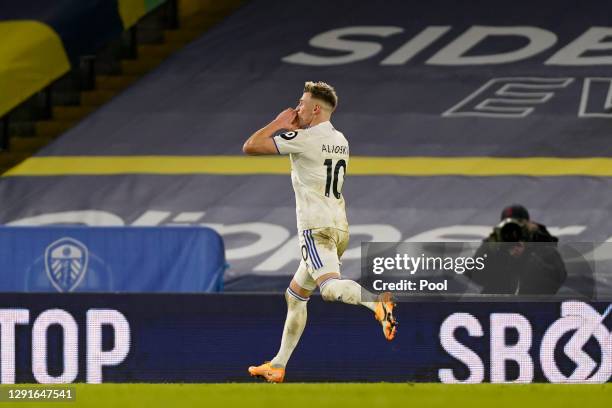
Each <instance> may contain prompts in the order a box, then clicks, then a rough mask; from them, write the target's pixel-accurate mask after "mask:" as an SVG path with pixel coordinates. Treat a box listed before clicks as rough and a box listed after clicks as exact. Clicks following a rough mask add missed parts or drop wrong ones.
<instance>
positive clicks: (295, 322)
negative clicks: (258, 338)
mask: <svg viewBox="0 0 612 408" xmlns="http://www.w3.org/2000/svg"><path fill="white" fill-rule="evenodd" d="M285 299H286V300H287V318H286V319H285V327H284V329H283V338H282V340H281V346H280V349H279V350H278V354H276V357H274V358H273V359H272V361H271V363H272V366H273V367H285V366H286V365H287V361H289V358H290V357H291V353H293V350H294V349H295V346H297V344H298V342H299V341H300V337H301V336H302V332H303V331H304V327H305V326H306V317H307V313H306V304H307V303H308V300H299V299H297V298H296V297H295V296H294V295H292V294H290V293H289V290H287V292H286V293H285Z"/></svg>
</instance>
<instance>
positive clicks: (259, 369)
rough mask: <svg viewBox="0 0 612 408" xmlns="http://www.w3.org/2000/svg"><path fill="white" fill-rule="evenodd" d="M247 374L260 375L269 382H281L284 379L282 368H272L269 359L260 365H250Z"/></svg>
mask: <svg viewBox="0 0 612 408" xmlns="http://www.w3.org/2000/svg"><path fill="white" fill-rule="evenodd" d="M249 374H251V376H252V377H260V378H263V379H264V380H266V381H267V382H270V383H282V382H283V380H284V379H285V369H284V368H274V367H272V364H271V363H270V362H269V361H266V362H264V363H263V364H262V365H260V366H250V367H249Z"/></svg>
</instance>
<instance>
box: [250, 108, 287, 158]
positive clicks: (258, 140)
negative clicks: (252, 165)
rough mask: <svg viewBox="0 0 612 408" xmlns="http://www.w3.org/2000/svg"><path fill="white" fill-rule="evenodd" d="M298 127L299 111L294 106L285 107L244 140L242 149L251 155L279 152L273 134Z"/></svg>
mask: <svg viewBox="0 0 612 408" xmlns="http://www.w3.org/2000/svg"><path fill="white" fill-rule="evenodd" d="M297 128H298V119H297V112H296V111H295V110H294V109H292V108H288V109H285V110H284V111H282V112H281V113H279V114H278V116H277V117H276V119H274V120H273V121H272V122H270V123H268V124H267V125H266V126H264V127H263V128H261V129H259V130H258V131H257V132H255V133H253V134H252V135H251V137H249V138H248V139H247V141H246V142H244V145H243V146H242V151H243V152H244V153H245V154H248V155H249V156H257V155H264V154H279V151H278V149H277V147H276V144H275V143H274V139H273V138H272V136H274V134H275V133H277V132H278V131H279V130H283V129H286V130H295V129H297Z"/></svg>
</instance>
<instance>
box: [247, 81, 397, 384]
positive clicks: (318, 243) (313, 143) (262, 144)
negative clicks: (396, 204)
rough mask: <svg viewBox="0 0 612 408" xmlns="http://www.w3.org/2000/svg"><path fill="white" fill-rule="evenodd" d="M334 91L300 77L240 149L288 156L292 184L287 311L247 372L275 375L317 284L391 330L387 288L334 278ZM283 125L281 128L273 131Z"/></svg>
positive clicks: (337, 174)
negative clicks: (270, 354)
mask: <svg viewBox="0 0 612 408" xmlns="http://www.w3.org/2000/svg"><path fill="white" fill-rule="evenodd" d="M337 104H338V97H337V95H336V91H335V90H334V88H332V87H331V86H330V85H328V84H326V83H324V82H306V84H305V86H304V93H303V95H302V97H301V98H300V101H299V104H298V106H297V108H296V109H292V108H288V109H285V110H284V111H282V112H281V113H280V114H279V115H278V116H277V117H276V119H274V120H273V121H272V122H270V123H269V124H268V125H266V126H265V127H264V128H262V129H260V130H258V131H257V132H255V133H253V135H251V137H249V138H248V140H247V141H246V142H245V143H244V146H243V148H242V150H243V151H244V153H246V154H248V155H276V154H282V155H287V154H288V155H289V157H290V160H291V181H292V183H293V189H294V191H295V203H296V213H297V227H298V240H299V245H300V251H301V255H302V261H301V262H300V266H299V267H298V270H297V272H296V273H295V275H294V277H293V279H292V280H291V283H290V284H289V288H288V289H287V291H286V293H285V299H286V301H287V318H286V320H285V327H284V329H283V337H282V340H281V345H280V350H279V351H278V354H276V356H275V357H274V358H273V359H272V361H270V362H265V363H264V364H262V365H260V366H252V367H249V373H250V374H251V375H252V376H257V377H263V378H264V379H265V380H267V381H268V382H282V381H283V379H284V377H285V366H286V365H287V361H288V360H289V358H290V357H291V353H292V352H293V350H294V349H295V347H296V345H297V343H298V341H299V340H300V336H301V335H302V332H303V330H304V326H305V325H306V304H307V302H308V299H309V297H310V295H311V293H312V292H313V291H314V290H315V289H316V287H317V286H318V287H319V290H320V291H321V295H322V296H323V299H324V300H326V301H339V302H344V303H348V304H351V305H363V306H365V307H367V308H368V309H370V310H372V311H373V312H374V316H375V318H376V319H377V320H378V321H379V322H380V323H381V325H382V329H383V333H384V335H385V337H386V338H387V340H393V338H394V337H395V333H396V329H397V323H396V320H395V318H394V316H393V309H394V307H395V304H394V302H393V300H392V298H391V294H390V293H383V294H381V295H380V296H376V295H374V294H372V293H370V292H368V291H366V290H365V289H363V288H362V287H361V286H359V284H358V283H357V282H354V281H352V280H348V279H341V277H340V264H341V263H340V257H341V256H342V254H343V253H344V251H345V250H346V247H347V246H348V241H349V233H348V222H347V219H346V212H345V209H344V197H343V196H342V185H343V184H344V176H345V174H346V171H347V166H348V161H349V145H348V142H347V140H346V139H345V137H344V135H343V134H342V133H341V132H339V131H337V130H336V129H335V128H334V127H333V125H332V124H331V122H330V118H331V115H332V113H333V112H334V110H335V109H336V106H337ZM281 131H284V133H280V134H278V133H279V132H281Z"/></svg>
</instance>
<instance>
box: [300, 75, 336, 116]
mask: <svg viewBox="0 0 612 408" xmlns="http://www.w3.org/2000/svg"><path fill="white" fill-rule="evenodd" d="M304 92H309V93H310V94H311V95H312V97H313V98H316V99H320V100H322V101H323V102H326V103H327V104H329V105H330V106H331V108H332V111H333V110H335V109H336V106H338V95H336V90H335V89H334V87H333V86H331V85H329V84H327V83H325V82H322V81H318V82H312V81H308V82H306V83H305V84H304Z"/></svg>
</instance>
